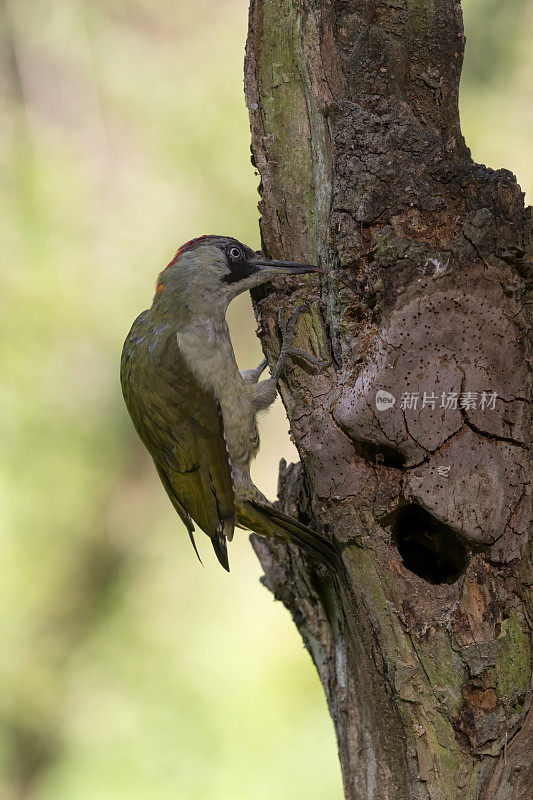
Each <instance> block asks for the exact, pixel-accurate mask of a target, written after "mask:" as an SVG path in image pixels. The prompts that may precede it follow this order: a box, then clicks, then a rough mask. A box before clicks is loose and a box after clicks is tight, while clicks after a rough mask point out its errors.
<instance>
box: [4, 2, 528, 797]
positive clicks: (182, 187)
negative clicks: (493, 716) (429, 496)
mask: <svg viewBox="0 0 533 800" xmlns="http://www.w3.org/2000/svg"><path fill="white" fill-rule="evenodd" d="M463 6H464V12H465V23H466V33H467V40H468V43H467V51H466V61H465V68H464V72H463V79H462V101H461V106H462V121H463V128H464V133H465V136H466V138H467V141H468V143H469V145H470V147H471V149H472V153H473V156H474V158H475V159H476V160H478V161H481V162H484V163H486V164H488V165H490V166H493V167H500V166H505V167H508V168H509V169H511V170H512V171H514V172H515V173H516V174H517V176H518V178H519V181H520V182H521V184H522V187H523V188H524V189H525V190H531V189H532V188H533V152H532V148H531V145H530V142H529V141H528V139H529V137H530V131H531V129H532V128H533V102H532V96H531V87H532V86H533V48H532V46H531V45H532V40H531V31H532V24H533V4H532V2H531V0H507V2H506V3H501V0H464V2H463ZM246 25H247V2H246V0H196V2H195V3H190V0H38V2H36V1H35V0H0V46H1V77H0V97H1V124H0V174H1V179H2V180H1V188H0V192H1V194H0V203H1V209H2V211H1V213H0V241H1V259H2V273H1V277H0V280H1V283H0V304H1V315H0V317H1V318H0V325H1V334H0V442H1V453H2V458H1V465H0V489H1V493H0V514H1V520H0V524H1V530H0V563H1V577H0V684H1V688H0V797H1V798H2V799H3V798H6V800H94V799H95V798H98V800H126V799H127V800H170V799H171V798H172V800H175V799H176V798H178V799H179V800H182V799H183V800H214V798H216V799H217V800H272V798H276V800H289V798H290V799H291V800H292V798H294V797H306V798H307V800H319V798H320V799H321V800H323V798H339V800H340V798H341V796H342V791H341V781H340V775H339V769H338V765H337V759H336V747H335V740H334V734H333V729H332V726H331V723H330V720H329V716H328V713H327V708H326V704H325V701H324V699H323V696H322V691H321V688H320V685H319V682H318V679H317V677H316V675H315V673H314V669H313V667H312V665H311V662H310V659H309V658H308V657H307V655H306V653H305V651H304V649H303V646H302V644H301V641H300V640H299V637H298V634H297V632H296V630H295V629H294V628H293V626H292V623H291V621H290V619H289V616H288V614H287V613H286V612H285V610H284V609H283V608H282V607H281V606H280V605H279V604H276V603H275V602H274V600H273V599H272V597H271V596H270V595H269V594H268V593H267V592H266V590H265V589H264V588H263V587H261V586H260V584H259V576H260V568H259V565H258V562H257V561H256V559H255V557H254V555H253V552H252V551H251V548H250V545H249V543H248V539H247V536H246V535H245V534H244V533H241V534H240V535H239V534H237V536H236V539H235V540H234V542H233V544H232V547H231V564H232V573H231V574H230V575H226V574H225V573H224V571H223V570H222V569H220V568H219V567H218V565H217V563H216V562H215V559H214V556H213V554H212V552H211V551H210V547H208V546H206V544H208V543H207V540H206V539H205V537H202V535H200V536H199V537H198V539H199V545H200V548H201V551H202V552H203V555H204V561H205V567H204V568H202V567H201V566H200V565H199V564H198V563H197V562H196V559H195V557H194V554H193V552H192V549H191V547H190V545H189V542H188V540H187V537H186V536H185V535H184V531H183V530H182V528H181V525H180V523H179V521H178V519H177V517H176V515H175V514H174V512H173V510H172V508H171V506H170V504H169V502H168V500H167V498H166V496H165V495H164V492H163V490H162V488H161V486H160V485H159V482H158V480H157V479H156V476H155V473H154V470H153V468H152V466H151V463H150V461H149V458H148V457H147V455H146V454H145V453H144V452H143V450H142V448H141V446H140V443H139V442H138V440H137V438H136V436H135V434H134V432H133V429H132V427H131V424H130V422H129V419H128V418H127V415H126V412H125V409H124V407H123V404H122V399H121V396H120V390H119V383H118V362H119V356H120V350H121V346H122V341H123V339H124V336H125V334H126V332H127V330H128V329H129V326H130V324H131V322H132V320H133V319H134V317H135V316H136V315H137V314H138V312H139V311H141V310H142V309H143V308H145V307H146V306H147V305H149V303H150V302H151V297H152V291H153V282H154V279H155V276H156V274H157V272H158V271H159V270H160V269H161V267H162V266H163V265H165V264H166V263H167V262H168V261H169V259H170V257H171V256H172V255H173V253H174V251H175V250H176V248H177V246H178V245H179V244H181V243H182V242H184V241H186V240H188V239H190V238H191V237H192V236H196V235H199V234H202V233H223V234H232V235H234V236H236V237H238V238H240V239H242V240H244V241H245V242H247V243H249V244H250V245H252V246H253V247H258V245H259V237H258V226H257V217H258V214H257V210H256V203H257V194H256V186H257V183H258V178H257V176H256V175H255V174H254V171H253V168H252V167H251V165H250V158H249V130H248V120H247V113H246V109H245V106H244V99H243V87H242V61H243V48H244V42H245V35H246ZM230 316H231V320H230V324H231V328H232V331H233V336H234V339H235V342H236V345H237V347H236V349H237V354H238V359H239V363H240V364H241V366H242V367H245V366H254V365H255V364H256V363H257V362H258V361H259V360H260V353H259V348H258V345H257V341H256V338H255V335H254V328H255V324H254V321H253V318H252V314H251V310H250V307H249V301H248V300H247V299H246V298H243V299H242V300H239V301H237V302H236V303H235V304H234V306H232V309H231V315H230ZM286 428H287V426H286V424H285V422H284V418H283V414H282V411H281V409H280V407H279V404H278V406H277V409H276V410H275V411H274V412H272V413H270V414H269V415H268V416H266V417H265V418H264V419H263V422H262V440H263V449H262V452H261V454H260V457H259V458H258V461H257V463H256V468H255V477H256V481H257V482H258V484H259V485H260V486H262V487H263V489H264V490H265V491H266V492H267V493H268V494H269V495H270V496H273V495H274V493H275V484H276V473H277V462H278V460H279V458H280V457H281V456H286V457H288V458H290V457H291V456H293V453H294V450H293V449H291V448H292V445H291V444H290V442H289V439H288V435H287V430H286Z"/></svg>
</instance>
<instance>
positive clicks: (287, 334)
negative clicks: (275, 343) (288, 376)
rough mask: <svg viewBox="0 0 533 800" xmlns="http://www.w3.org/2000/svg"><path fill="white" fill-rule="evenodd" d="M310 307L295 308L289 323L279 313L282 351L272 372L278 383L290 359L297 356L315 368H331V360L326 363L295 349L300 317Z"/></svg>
mask: <svg viewBox="0 0 533 800" xmlns="http://www.w3.org/2000/svg"><path fill="white" fill-rule="evenodd" d="M309 310H310V309H309V306H308V305H307V304H305V303H304V304H302V305H299V306H296V308H293V310H292V311H291V313H290V314H289V318H288V320H287V322H285V318H284V315H283V310H282V309H280V311H279V313H278V325H279V329H280V331H281V350H280V354H279V356H278V360H277V361H276V366H275V367H274V369H273V371H272V378H274V379H275V380H276V381H277V380H279V377H280V375H281V372H282V370H283V368H284V367H285V363H286V360H287V358H288V357H290V356H295V357H296V358H300V359H302V360H303V361H305V362H307V363H308V364H310V365H311V366H313V367H324V368H325V367H329V365H330V364H331V359H329V360H327V361H324V360H323V359H321V358H318V357H317V356H314V355H312V354H311V353H307V352H306V351H305V350H302V349H301V348H299V347H293V344H292V343H293V341H294V336H295V333H296V323H297V322H298V319H299V318H300V316H301V315H302V314H303V313H304V311H309Z"/></svg>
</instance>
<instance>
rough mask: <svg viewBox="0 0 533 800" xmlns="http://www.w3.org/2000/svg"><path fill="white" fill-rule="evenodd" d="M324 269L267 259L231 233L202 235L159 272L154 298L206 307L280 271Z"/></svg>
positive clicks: (226, 300) (221, 303)
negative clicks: (178, 298)
mask: <svg viewBox="0 0 533 800" xmlns="http://www.w3.org/2000/svg"><path fill="white" fill-rule="evenodd" d="M307 272H323V270H321V269H318V267H314V266H312V265H310V264H298V263H296V262H294V261H267V260H265V259H263V258H261V257H260V256H259V255H257V254H256V253H254V251H253V250H251V249H250V248H249V247H247V246H246V245H245V244H241V242H238V241H237V239H233V238H231V237H229V236H200V237H199V238H198V239H192V240H191V241H190V242H187V244H184V245H183V246H182V247H180V249H179V250H178V252H177V253H176V255H175V256H174V258H173V259H172V261H171V262H170V264H168V266H167V267H165V269H164V270H163V271H162V272H161V273H160V274H159V278H158V281H157V285H156V295H155V298H154V302H158V301H159V300H161V301H163V300H165V299H166V298H167V297H168V299H169V300H170V299H171V296H172V298H173V299H177V295H178V294H179V296H180V297H181V300H185V301H186V302H187V304H188V305H189V306H192V307H194V308H196V307H197V306H198V308H199V309H203V310H205V309H206V308H209V307H213V305H215V306H216V307H218V308H220V307H221V306H223V307H226V306H227V305H228V303H229V302H230V301H231V300H232V299H233V298H234V297H236V296H237V295H238V294H241V292H244V291H246V290H247V289H253V288H254V287H255V286H260V285H261V284H262V283H267V282H268V281H270V280H272V278H274V277H276V276H277V275H298V274H303V273H307Z"/></svg>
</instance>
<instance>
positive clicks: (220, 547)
mask: <svg viewBox="0 0 533 800" xmlns="http://www.w3.org/2000/svg"><path fill="white" fill-rule="evenodd" d="M211 544H212V545H213V550H214V551H215V553H216V557H217V558H218V560H219V561H220V563H221V564H222V566H223V567H224V569H225V570H226V572H229V560H228V547H227V541H226V537H225V535H224V530H223V529H222V528H218V529H217V530H216V532H215V533H214V535H213V536H211Z"/></svg>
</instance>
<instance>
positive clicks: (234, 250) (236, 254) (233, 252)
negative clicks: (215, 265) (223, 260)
mask: <svg viewBox="0 0 533 800" xmlns="http://www.w3.org/2000/svg"><path fill="white" fill-rule="evenodd" d="M229 255H230V258H232V259H233V260H234V261H238V260H239V259H240V258H242V257H243V256H242V250H241V249H240V248H239V247H230V249H229Z"/></svg>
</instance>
